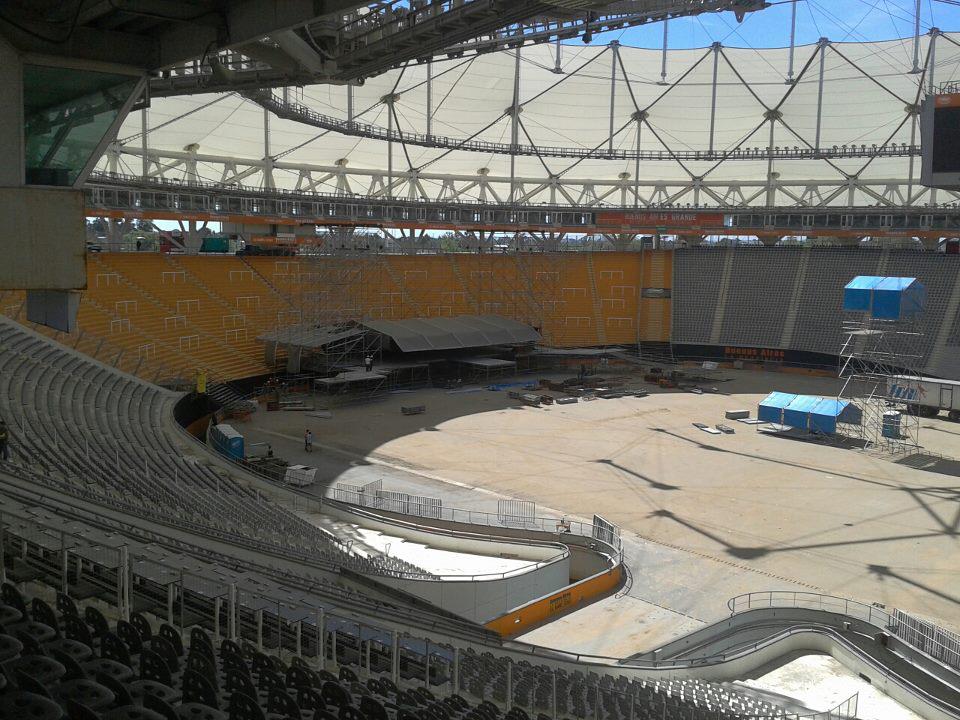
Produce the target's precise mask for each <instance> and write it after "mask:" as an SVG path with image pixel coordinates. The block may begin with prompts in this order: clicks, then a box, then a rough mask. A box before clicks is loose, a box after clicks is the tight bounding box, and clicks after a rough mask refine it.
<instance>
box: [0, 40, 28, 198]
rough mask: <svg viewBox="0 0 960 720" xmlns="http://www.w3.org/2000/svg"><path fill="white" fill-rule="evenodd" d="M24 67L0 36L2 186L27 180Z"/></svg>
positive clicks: (0, 169) (19, 183)
mask: <svg viewBox="0 0 960 720" xmlns="http://www.w3.org/2000/svg"><path fill="white" fill-rule="evenodd" d="M23 120H24V118H23V68H22V66H21V64H20V55H19V53H17V51H16V50H15V49H14V48H13V47H12V46H10V45H9V44H7V42H6V41H5V40H4V39H3V38H2V37H0V147H2V148H3V151H4V152H3V156H4V158H3V162H2V163H0V187H19V186H21V185H23V183H24V174H25V170H24V157H23Z"/></svg>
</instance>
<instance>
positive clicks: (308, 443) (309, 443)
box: [303, 428, 313, 452]
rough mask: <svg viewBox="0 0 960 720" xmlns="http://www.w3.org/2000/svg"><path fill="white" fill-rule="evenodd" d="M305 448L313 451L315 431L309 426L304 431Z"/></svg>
mask: <svg viewBox="0 0 960 720" xmlns="http://www.w3.org/2000/svg"><path fill="white" fill-rule="evenodd" d="M303 449H304V450H305V451H307V452H313V433H312V432H310V428H307V429H306V431H305V432H304V433H303Z"/></svg>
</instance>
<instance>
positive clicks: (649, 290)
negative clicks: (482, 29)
mask: <svg viewBox="0 0 960 720" xmlns="http://www.w3.org/2000/svg"><path fill="white" fill-rule="evenodd" d="M672 266H673V257H672V253H671V252H670V251H661V250H652V251H651V250H647V251H643V252H602V253H575V252H568V253H535V254H467V253H455V254H454V253H451V254H445V255H378V256H371V257H359V258H330V257H319V258H311V257H297V258H271V257H250V258H242V257H236V256H184V255H161V254H156V253H104V254H95V255H91V256H90V262H89V263H88V266H87V267H88V278H87V290H86V291H85V292H84V293H83V296H82V300H81V304H80V312H79V316H78V331H77V332H76V333H73V334H71V335H64V334H62V333H52V331H47V330H45V329H41V331H42V332H45V333H46V334H50V335H52V336H53V337H56V339H58V340H60V341H61V342H64V343H65V344H69V345H71V346H73V347H76V348H77V349H78V350H80V351H81V352H85V353H89V354H91V355H94V356H95V357H97V358H98V359H100V360H102V361H104V362H109V363H110V364H116V365H117V366H118V367H121V368H122V369H124V370H126V371H128V372H132V373H135V374H137V375H139V376H141V377H143V378H145V379H148V380H152V381H156V380H158V379H161V378H170V377H181V378H190V377H192V376H193V375H194V374H195V373H196V371H197V370H201V369H202V370H205V371H206V372H207V373H208V375H209V376H210V377H211V378H212V379H215V380H216V379H219V380H226V379H235V378H241V377H249V376H253V375H260V374H264V373H267V372H269V371H270V370H271V368H269V367H268V366H267V365H266V364H265V363H264V352H263V348H262V346H261V344H260V343H259V342H258V341H257V339H256V338H257V336H258V335H259V334H261V333H263V332H268V331H275V330H276V329H278V328H280V327H284V326H287V325H295V324H300V323H330V322H339V321H345V320H362V319H397V320H398V319H404V318H412V317H443V316H455V315H476V314H480V315H502V316H505V317H510V318H514V319H517V320H520V321H522V322H525V323H528V324H530V325H532V326H534V327H536V328H538V329H539V330H540V331H541V333H542V334H543V336H544V342H545V344H548V345H552V346H556V347H577V346H599V345H618V344H624V345H626V344H633V343H637V342H639V341H648V342H666V341H669V339H670V318H671V300H670V290H671V278H672ZM22 306H23V293H18V292H15V291H8V292H6V293H2V294H0V312H2V313H4V314H6V315H8V316H11V317H16V318H17V319H19V320H21V321H23V322H25V314H26V313H25V311H24V310H23V307H22ZM38 329H39V328H38Z"/></svg>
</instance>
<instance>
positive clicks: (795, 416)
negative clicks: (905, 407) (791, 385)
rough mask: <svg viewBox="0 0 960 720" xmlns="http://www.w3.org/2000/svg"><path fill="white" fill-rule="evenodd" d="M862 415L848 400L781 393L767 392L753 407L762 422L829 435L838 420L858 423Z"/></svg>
mask: <svg viewBox="0 0 960 720" xmlns="http://www.w3.org/2000/svg"><path fill="white" fill-rule="evenodd" d="M862 417H863V413H862V411H861V410H860V408H859V407H857V406H856V405H854V404H853V403H851V402H849V401H848V400H837V399H836V398H824V397H819V396H817V395H795V394H793V393H785V392H772V393H770V394H769V395H767V397H765V398H764V399H763V400H761V401H760V405H759V407H758V408H757V418H758V419H760V420H763V421H764V422H771V423H777V424H780V425H789V426H790V427H793V428H797V429H799V430H809V431H810V432H822V433H827V434H830V435H832V434H833V433H835V432H836V431H837V423H838V422H842V423H850V424H852V425H858V424H859V423H860V422H861V420H862Z"/></svg>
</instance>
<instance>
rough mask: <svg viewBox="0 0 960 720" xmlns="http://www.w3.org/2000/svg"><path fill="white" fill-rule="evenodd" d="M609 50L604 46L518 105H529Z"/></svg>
mask: <svg viewBox="0 0 960 720" xmlns="http://www.w3.org/2000/svg"><path fill="white" fill-rule="evenodd" d="M609 50H610V47H609V46H607V47H604V48H603V50H601V51H600V52H598V53H597V54H596V55H594V56H593V57H592V58H590V59H589V60H587V61H586V62H584V63H583V64H582V65H580V66H579V67H577V68H576V69H575V70H572V71H571V72H569V73H567V74H565V75H564V76H563V77H562V78H560V79H559V80H557V81H556V82H555V83H552V84H551V85H548V86H547V87H546V88H544V89H543V90H541V91H540V92H538V93H537V94H536V95H534V96H533V97H531V98H528V99H526V100H524V101H523V102H522V103H520V106H521V107H523V106H524V105H529V104H530V103H532V102H533V101H534V100H539V99H540V98H541V97H543V96H544V95H546V94H547V93H548V92H550V91H551V90H553V89H554V88H555V87H557V86H558V85H560V84H561V83H564V82H566V81H567V80H568V79H570V78H572V77H573V76H574V75H577V74H578V73H579V72H580V71H581V70H583V69H584V68H586V67H587V66H588V65H590V64H591V63H593V62H595V61H596V60H597V59H599V58H601V57H603V56H604V55H605V54H606V53H607V52H608V51H609Z"/></svg>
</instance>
